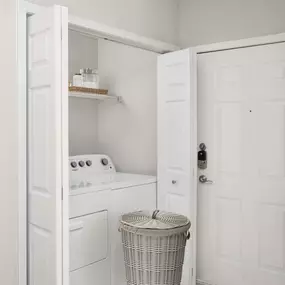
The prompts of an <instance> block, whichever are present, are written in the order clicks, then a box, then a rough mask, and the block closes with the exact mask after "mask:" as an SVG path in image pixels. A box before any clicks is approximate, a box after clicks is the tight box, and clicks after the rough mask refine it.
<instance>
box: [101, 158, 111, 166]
mask: <svg viewBox="0 0 285 285" xmlns="http://www.w3.org/2000/svg"><path fill="white" fill-rule="evenodd" d="M101 163H102V164H103V165H104V166H106V165H108V164H109V161H108V159H107V158H102V159H101Z"/></svg>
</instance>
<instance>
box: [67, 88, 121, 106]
mask: <svg viewBox="0 0 285 285" xmlns="http://www.w3.org/2000/svg"><path fill="white" fill-rule="evenodd" d="M95 92H97V93H95ZM100 92H101V93H100ZM107 94H108V90H105V89H92V88H83V87H69V97H74V98H82V99H93V100H99V101H107V100H110V101H117V102H119V103H121V102H122V97H120V96H113V95H107Z"/></svg>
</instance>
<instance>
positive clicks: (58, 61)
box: [27, 6, 69, 285]
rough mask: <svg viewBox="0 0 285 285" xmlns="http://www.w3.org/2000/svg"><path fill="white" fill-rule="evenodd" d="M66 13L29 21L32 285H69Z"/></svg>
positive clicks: (53, 11) (48, 11)
mask: <svg viewBox="0 0 285 285" xmlns="http://www.w3.org/2000/svg"><path fill="white" fill-rule="evenodd" d="M67 18H68V14H67V9H66V8H62V7H60V6H54V7H52V8H48V9H44V10H42V11H39V12H38V13H37V14H36V15H33V16H31V17H30V18H29V19H28V112H27V114H28V247H29V250H28V255H29V261H28V284H30V285H51V284H52V285H62V284H63V285H68V283H69V282H68V267H69V266H68V259H69V258H68V234H69V232H68V192H69V187H68V165H67V163H68V142H67V140H68V133H67V131H68V126H67V123H68V119H67V118H68V117H67V116H68V113H67V110H68V101H67V100H68V90H67V82H68V81H67V80H68V79H67V78H68V72H67V71H68V65H67V56H68V50H67V29H68V26H67V23H68V22H67Z"/></svg>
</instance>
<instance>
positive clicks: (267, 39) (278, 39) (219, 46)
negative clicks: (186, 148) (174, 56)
mask: <svg viewBox="0 0 285 285" xmlns="http://www.w3.org/2000/svg"><path fill="white" fill-rule="evenodd" d="M284 42H285V33H280V34H275V35H268V36H262V37H253V38H248V39H241V40H235V41H226V42H220V43H213V44H208V45H200V46H195V47H191V48H190V57H191V58H190V72H191V75H192V76H191V78H190V86H191V90H190V92H191V94H190V97H191V102H192V103H193V105H194V106H192V111H193V117H192V118H193V123H192V129H191V132H192V133H191V137H192V142H196V143H194V145H195V144H196V148H195V150H194V149H192V152H193V156H192V158H193V159H194V160H195V161H193V165H194V168H193V178H194V179H193V184H192V185H193V189H191V190H190V191H191V196H192V197H193V201H192V204H191V216H192V217H193V221H191V223H192V225H191V228H192V229H191V233H192V234H191V236H192V238H193V256H192V258H193V260H194V261H193V272H192V282H191V284H193V285H196V284H197V283H196V282H197V281H199V280H197V278H196V272H197V263H196V260H197V230H196V229H197V211H198V209H197V205H198V179H197V173H198V168H197V163H198V161H197V152H198V145H197V143H198V141H197V138H198V134H197V130H198V121H197V116H198V60H197V57H198V55H199V54H203V53H210V52H218V51H226V50H231V49H240V48H248V47H255V46H263V45H270V44H278V43H284ZM199 283H200V284H204V282H203V281H201V282H199ZM205 285H208V284H205Z"/></svg>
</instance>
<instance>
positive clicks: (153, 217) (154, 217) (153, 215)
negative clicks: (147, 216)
mask: <svg viewBox="0 0 285 285" xmlns="http://www.w3.org/2000/svg"><path fill="white" fill-rule="evenodd" d="M158 212H159V210H155V211H154V212H153V213H152V216H151V218H152V219H153V220H155V219H156V216H157V214H158Z"/></svg>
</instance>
